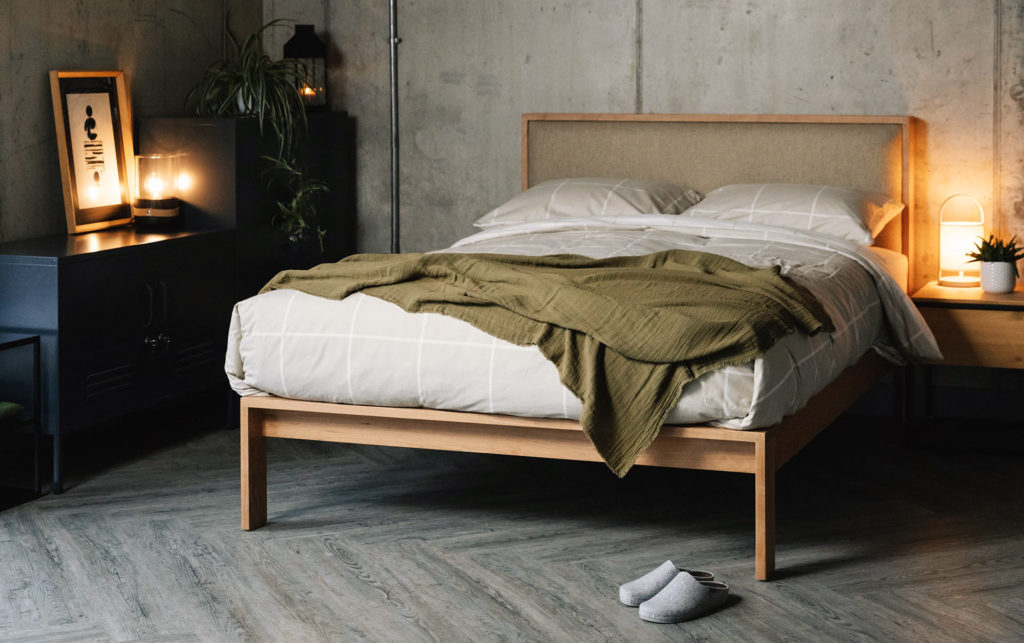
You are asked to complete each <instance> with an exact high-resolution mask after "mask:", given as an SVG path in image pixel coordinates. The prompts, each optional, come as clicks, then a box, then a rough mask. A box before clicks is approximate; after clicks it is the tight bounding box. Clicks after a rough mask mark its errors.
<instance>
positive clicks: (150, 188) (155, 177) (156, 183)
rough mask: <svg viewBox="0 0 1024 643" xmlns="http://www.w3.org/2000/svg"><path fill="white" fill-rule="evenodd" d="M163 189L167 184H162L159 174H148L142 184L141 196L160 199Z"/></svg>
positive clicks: (162, 180)
mask: <svg viewBox="0 0 1024 643" xmlns="http://www.w3.org/2000/svg"><path fill="white" fill-rule="evenodd" d="M165 189H167V186H166V185H165V184H164V179H163V177H162V176H160V175H159V174H150V175H149V176H147V177H146V182H145V183H144V184H143V185H142V191H143V196H145V197H146V198H148V199H162V198H163V194H164V190H165Z"/></svg>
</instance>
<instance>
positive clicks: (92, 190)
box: [85, 185, 100, 201]
mask: <svg viewBox="0 0 1024 643" xmlns="http://www.w3.org/2000/svg"><path fill="white" fill-rule="evenodd" d="M85 192H86V194H88V195H89V200H90V201H95V200H96V199H98V198H100V189H99V187H98V186H95V185H90V186H89V187H88V188H86V190H85Z"/></svg>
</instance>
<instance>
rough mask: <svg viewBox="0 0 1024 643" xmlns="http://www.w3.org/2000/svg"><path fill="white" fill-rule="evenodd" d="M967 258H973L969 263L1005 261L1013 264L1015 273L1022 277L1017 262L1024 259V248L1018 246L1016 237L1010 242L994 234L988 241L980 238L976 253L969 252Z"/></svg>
mask: <svg viewBox="0 0 1024 643" xmlns="http://www.w3.org/2000/svg"><path fill="white" fill-rule="evenodd" d="M967 256H968V257H970V258H971V260H970V261H969V262H968V263H973V262H975V261H985V262H993V261H1005V262H1008V263H1011V264H1013V273H1014V274H1015V275H1017V276H1018V277H1019V276H1020V274H1019V272H1018V270H1017V262H1018V261H1020V260H1021V259H1024V248H1022V247H1019V246H1018V245H1017V236H1016V235H1014V236H1013V237H1011V238H1010V240H1009V241H1004V240H1003V239H1000V238H999V237H996V236H995V235H994V234H990V235H989V236H988V239H982V238H981V237H978V241H976V242H975V244H974V251H973V252H968V253H967Z"/></svg>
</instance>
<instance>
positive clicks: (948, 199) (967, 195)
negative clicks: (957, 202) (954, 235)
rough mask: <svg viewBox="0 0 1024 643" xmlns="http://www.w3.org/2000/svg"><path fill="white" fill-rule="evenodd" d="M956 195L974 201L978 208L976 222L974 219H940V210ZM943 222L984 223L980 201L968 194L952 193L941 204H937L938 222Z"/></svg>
mask: <svg viewBox="0 0 1024 643" xmlns="http://www.w3.org/2000/svg"><path fill="white" fill-rule="evenodd" d="M958 197H964V198H967V199H970V200H971V201H973V202H974V205H975V207H977V208H978V221H977V222H975V221H943V220H942V212H943V211H944V210H945V209H946V204H947V203H949V202H950V201H952V200H953V199H956V198H958ZM943 223H970V224H972V225H974V224H975V223H981V224H984V223H985V208H983V207H981V202H980V201H978V200H977V199H975V198H974V197H973V196H971V195H970V194H954V195H951V196H949V197H947V198H946V200H945V201H943V202H942V205H940V206H939V224H940V225H941V224H943Z"/></svg>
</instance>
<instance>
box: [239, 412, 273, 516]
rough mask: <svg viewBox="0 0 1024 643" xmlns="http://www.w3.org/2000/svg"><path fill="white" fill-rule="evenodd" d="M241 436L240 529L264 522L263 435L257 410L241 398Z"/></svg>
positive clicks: (265, 504)
mask: <svg viewBox="0 0 1024 643" xmlns="http://www.w3.org/2000/svg"><path fill="white" fill-rule="evenodd" d="M240 420H241V422H240V425H239V426H240V430H239V433H240V434H241V440H242V529H245V530H247V531H248V530H251V529H257V528H259V527H262V526H263V525H265V524H267V439H266V438H265V437H263V426H262V424H263V423H262V421H261V417H260V412H259V411H258V410H256V409H251V408H248V407H247V406H246V405H245V404H244V402H243V404H242V413H241V418H240Z"/></svg>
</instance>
